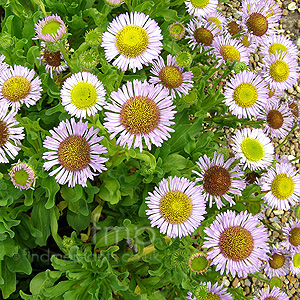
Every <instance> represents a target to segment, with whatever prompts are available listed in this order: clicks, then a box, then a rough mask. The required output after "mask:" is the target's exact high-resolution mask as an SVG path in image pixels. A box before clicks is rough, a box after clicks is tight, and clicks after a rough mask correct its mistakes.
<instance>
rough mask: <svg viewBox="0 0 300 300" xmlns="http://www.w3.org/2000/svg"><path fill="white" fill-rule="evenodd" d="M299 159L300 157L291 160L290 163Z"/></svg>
mask: <svg viewBox="0 0 300 300" xmlns="http://www.w3.org/2000/svg"><path fill="white" fill-rule="evenodd" d="M298 159H300V156H297V157H295V158H293V159H291V160H290V162H293V161H296V160H298Z"/></svg>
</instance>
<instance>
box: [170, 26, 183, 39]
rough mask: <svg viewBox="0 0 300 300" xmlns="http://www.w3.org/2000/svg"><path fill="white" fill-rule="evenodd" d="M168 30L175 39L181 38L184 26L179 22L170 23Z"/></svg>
mask: <svg viewBox="0 0 300 300" xmlns="http://www.w3.org/2000/svg"><path fill="white" fill-rule="evenodd" d="M169 30H170V35H171V36H172V37H173V38H174V39H175V40H181V39H182V38H183V36H184V35H185V26H184V25H183V24H182V23H180V22H176V23H173V24H171V25H170V28H169Z"/></svg>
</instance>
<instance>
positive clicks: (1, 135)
mask: <svg viewBox="0 0 300 300" xmlns="http://www.w3.org/2000/svg"><path fill="white" fill-rule="evenodd" d="M8 136H9V134H8V128H7V125H6V123H5V122H4V121H2V120H0V148H2V146H3V145H4V144H5V143H6V142H7V140H8Z"/></svg>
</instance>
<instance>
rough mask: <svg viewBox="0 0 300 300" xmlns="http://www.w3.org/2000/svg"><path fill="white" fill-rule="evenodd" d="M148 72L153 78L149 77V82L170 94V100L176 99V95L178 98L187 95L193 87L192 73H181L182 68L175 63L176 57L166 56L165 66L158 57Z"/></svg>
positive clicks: (162, 60)
mask: <svg viewBox="0 0 300 300" xmlns="http://www.w3.org/2000/svg"><path fill="white" fill-rule="evenodd" d="M150 72H151V73H152V74H153V75H155V76H150V79H149V82H150V83H153V84H159V85H161V86H162V88H164V89H165V90H166V91H167V92H168V93H170V94H171V97H172V99H174V98H176V93H177V95H178V96H179V97H180V98H181V97H182V95H187V94H188V93H189V90H190V89H191V88H192V87H193V80H192V77H193V72H192V71H188V72H183V68H181V67H179V66H178V64H177V62H176V56H172V55H171V54H169V55H168V56H167V63H166V64H165V62H164V59H163V58H162V57H161V56H159V57H158V59H157V60H155V61H154V62H153V65H152V69H151V70H150ZM175 92H176V93H175Z"/></svg>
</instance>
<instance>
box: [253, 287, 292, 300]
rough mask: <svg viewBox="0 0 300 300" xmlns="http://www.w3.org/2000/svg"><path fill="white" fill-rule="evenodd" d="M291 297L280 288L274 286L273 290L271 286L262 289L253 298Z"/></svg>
mask: <svg viewBox="0 0 300 300" xmlns="http://www.w3.org/2000/svg"><path fill="white" fill-rule="evenodd" d="M289 299H290V298H289V297H288V296H287V294H286V293H284V292H282V291H281V290H280V288H278V287H273V288H272V291H271V290H270V287H269V286H268V287H267V288H265V289H263V290H261V291H260V292H259V293H258V294H257V295H256V297H254V298H253V300H289Z"/></svg>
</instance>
